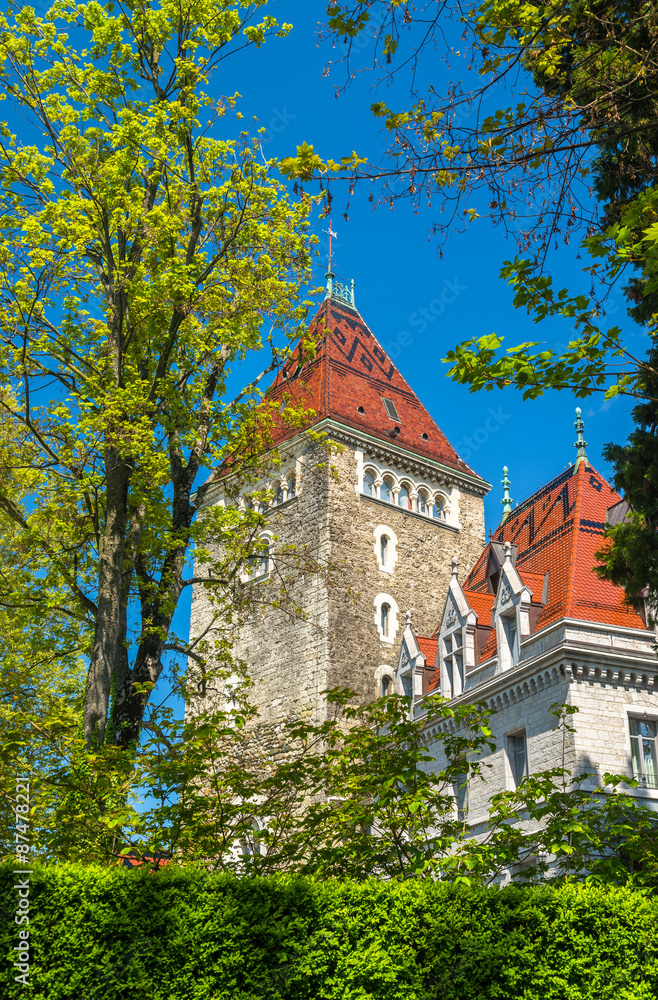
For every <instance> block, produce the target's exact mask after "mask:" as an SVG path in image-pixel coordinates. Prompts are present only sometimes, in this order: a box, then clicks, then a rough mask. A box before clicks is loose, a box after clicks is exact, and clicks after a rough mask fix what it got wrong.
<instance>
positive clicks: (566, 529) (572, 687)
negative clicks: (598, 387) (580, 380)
mask: <svg viewBox="0 0 658 1000" xmlns="http://www.w3.org/2000/svg"><path fill="white" fill-rule="evenodd" d="M576 413H577V419H576V430H577V432H578V440H577V442H576V447H577V448H578V454H577V459H576V463H575V465H574V466H573V467H570V468H567V469H566V471H563V472H561V473H560V475H558V476H557V477H556V478H555V479H553V480H551V481H550V482H548V483H546V485H544V486H542V487H541V488H540V489H539V490H538V491H537V492H536V493H535V494H533V495H532V496H531V497H529V498H528V499H527V500H525V501H524V502H523V503H521V504H519V505H518V506H517V507H515V508H512V501H511V500H510V497H509V486H510V482H509V479H508V478H507V469H505V470H504V478H503V486H504V497H503V503H504V508H503V517H502V520H501V523H500V525H499V526H498V528H497V529H496V531H494V532H493V534H492V537H491V539H490V541H489V542H488V544H487V545H486V546H484V548H483V550H482V552H481V553H480V554H479V556H478V558H477V559H476V561H475V564H474V565H473V567H472V568H471V567H468V566H467V567H466V572H465V573H464V574H463V576H462V579H461V581H460V576H461V574H460V573H459V565H458V563H457V560H456V559H455V560H454V561H453V569H452V577H451V580H450V582H449V583H448V585H447V587H445V588H444V590H443V609H442V611H441V615H440V616H439V618H438V619H437V627H436V628H435V629H434V630H433V631H432V632H429V633H426V635H425V637H423V636H420V635H416V631H415V628H414V627H413V626H412V624H411V622H407V626H406V628H405V631H404V634H403V637H402V640H401V647H400V651H399V656H398V663H397V685H398V689H399V691H400V692H404V691H411V690H413V692H414V695H415V701H414V711H415V713H416V714H417V716H419V717H422V715H423V700H424V698H425V697H426V696H427V695H431V694H433V693H440V694H441V695H442V696H443V697H445V698H449V699H451V701H452V703H453V704H455V705H457V704H459V703H460V702H484V703H485V704H486V705H488V706H489V708H491V709H492V710H493V712H494V714H493V716H492V718H491V726H492V730H493V738H494V742H495V744H496V746H497V750H496V752H495V753H494V754H492V755H491V756H490V757H489V758H488V763H490V764H491V765H493V766H492V767H491V768H490V769H489V770H488V772H487V780H486V786H485V784H484V782H482V781H480V780H475V781H473V782H472V787H471V788H470V789H469V792H468V821H469V823H470V824H471V825H472V826H477V825H478V823H480V822H482V821H483V820H484V819H485V818H486V811H487V802H488V799H489V797H490V796H491V795H492V794H493V793H494V792H497V791H501V790H503V789H513V788H515V787H516V785H517V783H518V782H519V781H520V780H521V779H522V778H523V777H524V776H525V775H526V774H528V773H530V772H536V771H541V770H544V769H547V768H551V767H555V766H565V767H567V768H569V769H570V770H571V771H572V773H577V774H581V773H585V772H586V773H588V774H590V775H591V776H592V779H591V783H590V784H591V787H592V788H594V787H596V786H597V785H598V784H599V782H600V781H601V780H602V778H603V775H604V774H605V773H606V772H608V773H612V774H625V775H628V776H629V777H633V778H636V779H638V781H639V783H640V785H639V788H638V789H637V790H636V792H635V794H636V795H638V796H639V797H641V798H644V799H646V800H647V801H648V802H651V801H652V800H655V801H656V803H657V806H658V766H657V755H656V725H657V722H658V698H657V697H656V690H657V684H658V659H657V657H656V633H655V630H654V629H653V628H652V627H650V626H648V624H647V618H646V615H643V614H640V613H638V612H637V611H636V610H634V609H633V608H632V607H630V606H629V605H628V604H626V603H625V601H624V592H623V590H622V589H621V588H620V587H616V586H614V585H613V584H611V583H608V582H607V581H604V580H601V579H599V577H598V576H597V574H596V566H597V558H596V553H597V551H598V550H599V549H600V548H601V547H602V546H603V544H604V532H605V529H606V525H607V524H610V523H617V522H618V519H619V516H620V513H621V514H623V502H622V500H621V498H620V497H619V495H618V494H617V493H615V491H614V490H613V489H612V488H611V487H610V485H609V484H608V483H607V482H606V481H605V479H604V478H603V477H602V476H601V475H600V474H599V473H598V472H597V471H596V470H595V469H594V468H593V467H592V466H591V464H590V463H589V461H588V460H587V456H586V451H585V447H586V446H585V442H584V441H583V421H582V419H581V415H580V410H577V411H576ZM556 704H567V705H571V706H575V707H576V708H577V709H578V711H577V713H576V714H574V715H573V716H570V718H569V727H570V730H571V731H567V732H566V733H564V734H563V733H562V732H559V731H557V730H556V728H555V724H556V720H555V718H554V716H553V715H552V714H551V708H552V706H555V705H556ZM584 787H588V786H584ZM622 787H623V786H622Z"/></svg>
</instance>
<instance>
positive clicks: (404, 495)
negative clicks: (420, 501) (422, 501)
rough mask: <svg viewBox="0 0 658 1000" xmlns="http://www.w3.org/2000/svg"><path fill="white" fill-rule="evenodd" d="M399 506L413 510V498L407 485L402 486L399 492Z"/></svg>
mask: <svg viewBox="0 0 658 1000" xmlns="http://www.w3.org/2000/svg"><path fill="white" fill-rule="evenodd" d="M398 507H404V509H405V510H411V500H410V499H409V490H408V489H407V487H406V486H401V487H400V492H399V493H398Z"/></svg>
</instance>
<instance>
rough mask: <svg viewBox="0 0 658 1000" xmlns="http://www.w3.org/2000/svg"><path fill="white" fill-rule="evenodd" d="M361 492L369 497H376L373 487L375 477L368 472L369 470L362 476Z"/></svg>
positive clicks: (374, 487)
mask: <svg viewBox="0 0 658 1000" xmlns="http://www.w3.org/2000/svg"><path fill="white" fill-rule="evenodd" d="M363 492H364V493H366V494H367V495H368V496H369V497H376V496H377V487H376V486H375V477H374V475H373V474H372V472H370V470H368V472H366V473H365V475H364V477H363Z"/></svg>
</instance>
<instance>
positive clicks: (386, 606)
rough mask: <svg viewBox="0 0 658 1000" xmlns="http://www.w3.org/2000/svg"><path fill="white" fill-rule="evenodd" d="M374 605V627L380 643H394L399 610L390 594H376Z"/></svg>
mask: <svg viewBox="0 0 658 1000" xmlns="http://www.w3.org/2000/svg"><path fill="white" fill-rule="evenodd" d="M373 604H374V605H375V625H376V626H377V631H378V633H379V638H380V639H381V640H382V642H386V643H390V644H391V645H392V644H393V642H394V641H395V636H396V634H397V631H398V613H399V608H398V606H397V604H396V602H395V600H394V598H392V597H391V595H390V594H384V593H382V594H377V597H376V598H375V600H374V601H373Z"/></svg>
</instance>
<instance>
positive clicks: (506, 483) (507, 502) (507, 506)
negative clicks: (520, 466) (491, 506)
mask: <svg viewBox="0 0 658 1000" xmlns="http://www.w3.org/2000/svg"><path fill="white" fill-rule="evenodd" d="M508 472H509V469H508V468H507V466H506V465H504V466H503V478H502V479H501V483H502V485H503V499H502V500H501V501H500V502H501V503H502V504H504V506H503V520H502V521H501V524H505V521H506V520H507V518H508V517H509V516H510V514H511V513H512V504H513V503H514V501H513V500H512V498H511V496H510V495H509V488H510V486H511V485H512V483H511V482H510V478H509V476H508V475H507V473H508Z"/></svg>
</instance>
